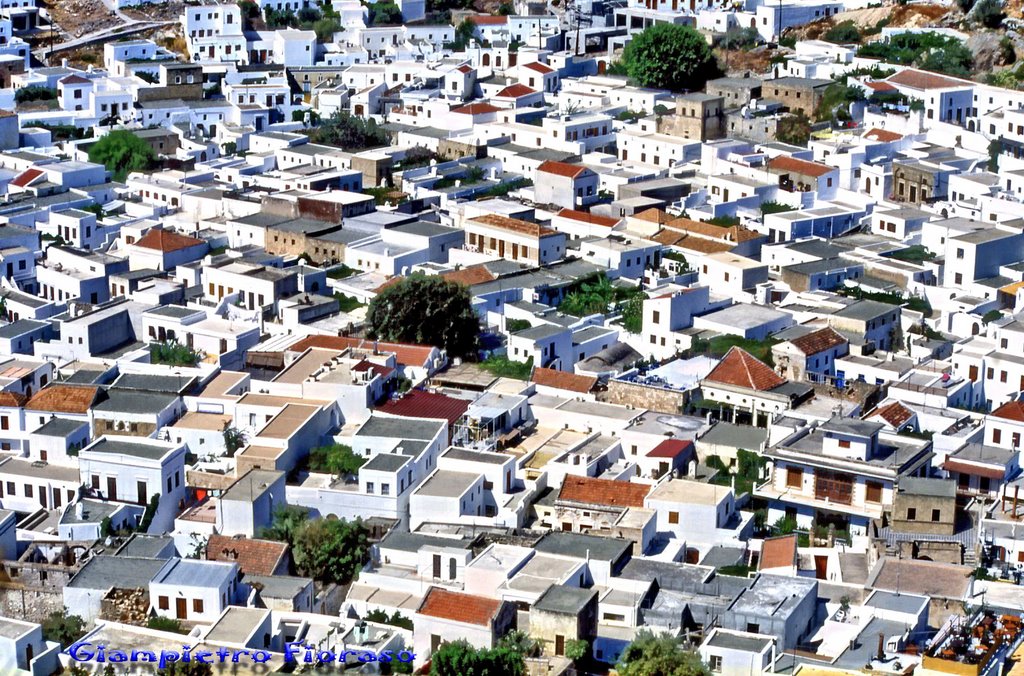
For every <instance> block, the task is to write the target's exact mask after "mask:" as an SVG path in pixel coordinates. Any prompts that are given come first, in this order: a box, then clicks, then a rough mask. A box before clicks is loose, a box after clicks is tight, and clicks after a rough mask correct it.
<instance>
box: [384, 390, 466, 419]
mask: <svg viewBox="0 0 1024 676" xmlns="http://www.w3.org/2000/svg"><path fill="white" fill-rule="evenodd" d="M468 408H469V401H468V400H466V399H457V398H455V397H449V396H448V395H445V394H435V393H434V392H425V391H423V390H409V391H408V392H406V393H405V394H404V395H403V396H402V398H401V399H393V400H391V401H388V402H387V403H386V404H384V405H383V406H381V407H380V408H379V409H378V410H379V411H381V412H382V413H389V414H391V415H397V416H402V417H403V418H434V419H437V420H447V421H448V424H449V425H454V424H455V423H457V422H458V421H459V419H460V418H462V416H463V415H465V413H466V410H467V409H468Z"/></svg>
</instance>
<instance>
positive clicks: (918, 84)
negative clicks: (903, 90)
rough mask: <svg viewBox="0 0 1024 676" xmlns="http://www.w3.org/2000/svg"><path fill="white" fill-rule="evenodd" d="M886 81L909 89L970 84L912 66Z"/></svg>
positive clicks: (941, 87) (942, 87)
mask: <svg viewBox="0 0 1024 676" xmlns="http://www.w3.org/2000/svg"><path fill="white" fill-rule="evenodd" d="M886 82H889V83H892V84H897V85H903V86H904V87H910V88H911V89H948V88H950V87H965V86H968V85H970V84H971V83H970V82H964V81H962V80H954V79H953V78H950V77H946V76H944V75H937V74H935V73H929V72H927V71H923V70H915V69H913V68H907V69H906V70H901V71H900V72H898V73H896V74H895V75H891V76H889V78H888V79H887V80H886Z"/></svg>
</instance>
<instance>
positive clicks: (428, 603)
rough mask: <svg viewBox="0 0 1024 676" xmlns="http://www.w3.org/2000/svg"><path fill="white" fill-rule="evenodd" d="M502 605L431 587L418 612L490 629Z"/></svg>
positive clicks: (481, 597) (496, 601)
mask: <svg viewBox="0 0 1024 676" xmlns="http://www.w3.org/2000/svg"><path fill="white" fill-rule="evenodd" d="M501 603H502V602H501V601H499V600H497V599H489V598H487V597H485V596H475V595H473V594H463V593H462V592H452V591H448V590H447V589H441V588H440V587H431V588H430V589H429V590H428V591H427V595H426V596H424V597H423V602H422V603H420V607H419V610H417V611H416V612H418V613H419V614H420V615H427V616H429V617H438V618H441V619H443V620H450V621H452V622H462V623H464V624H475V625H477V626H481V627H488V626H490V625H491V621H492V620H493V619H494V617H495V616H496V615H497V614H498V611H499V610H500V609H501Z"/></svg>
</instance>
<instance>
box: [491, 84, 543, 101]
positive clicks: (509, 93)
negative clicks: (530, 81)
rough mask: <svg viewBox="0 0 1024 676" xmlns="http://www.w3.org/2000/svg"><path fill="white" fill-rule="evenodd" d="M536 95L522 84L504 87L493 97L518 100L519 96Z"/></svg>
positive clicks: (534, 91)
mask: <svg viewBox="0 0 1024 676" xmlns="http://www.w3.org/2000/svg"><path fill="white" fill-rule="evenodd" d="M536 93H537V92H536V90H533V89H530V88H529V87H527V86H526V85H524V84H519V83H516V84H514V85H509V86H508V87H505V88H504V89H502V90H501V91H500V92H498V93H497V94H495V96H498V97H501V98H513V99H518V98H519V97H521V96H529V95H530V94H536Z"/></svg>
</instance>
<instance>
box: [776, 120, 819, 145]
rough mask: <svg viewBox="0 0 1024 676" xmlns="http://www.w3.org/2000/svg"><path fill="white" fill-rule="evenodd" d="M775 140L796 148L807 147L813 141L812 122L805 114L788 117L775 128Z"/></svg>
mask: <svg viewBox="0 0 1024 676" xmlns="http://www.w3.org/2000/svg"><path fill="white" fill-rule="evenodd" d="M775 139H776V140H777V141H780V142H782V143H789V144H791V145H795V146H806V145H807V142H808V141H810V140H811V121H810V120H809V119H808V118H807V116H806V115H804V114H803V111H801V112H799V113H797V114H796V115H787V116H786V117H784V118H782V119H781V120H779V124H778V126H777V127H776V128H775Z"/></svg>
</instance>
